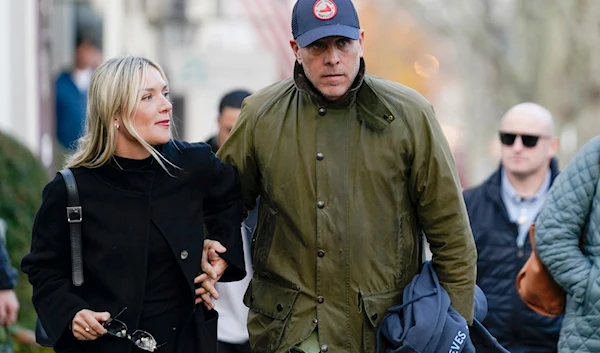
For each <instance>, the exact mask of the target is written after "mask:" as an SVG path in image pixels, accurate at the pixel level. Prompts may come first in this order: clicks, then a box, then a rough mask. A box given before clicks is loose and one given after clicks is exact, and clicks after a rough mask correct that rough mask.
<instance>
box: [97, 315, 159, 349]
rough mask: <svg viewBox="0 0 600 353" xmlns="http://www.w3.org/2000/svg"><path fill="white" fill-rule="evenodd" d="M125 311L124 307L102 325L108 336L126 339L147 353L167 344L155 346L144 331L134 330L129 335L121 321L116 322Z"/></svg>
mask: <svg viewBox="0 0 600 353" xmlns="http://www.w3.org/2000/svg"><path fill="white" fill-rule="evenodd" d="M125 310H127V307H124V308H123V310H121V311H120V312H119V313H118V314H117V315H115V316H114V317H111V318H110V319H108V321H106V322H105V323H104V324H103V325H102V326H104V328H105V329H106V331H107V332H108V334H109V335H111V336H113V337H117V338H125V339H128V340H130V341H131V342H132V343H133V344H135V345H136V347H138V348H140V349H143V350H145V351H148V352H154V351H156V350H157V349H158V348H160V347H162V346H164V345H165V344H167V342H165V343H161V344H159V345H157V344H156V340H155V339H154V336H152V335H151V334H150V333H149V332H147V331H144V330H135V331H134V332H133V333H132V334H129V332H128V329H127V325H126V324H125V323H124V322H123V321H121V320H117V318H118V317H119V316H121V314H123V312H125Z"/></svg>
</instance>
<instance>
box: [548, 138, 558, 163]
mask: <svg viewBox="0 0 600 353" xmlns="http://www.w3.org/2000/svg"><path fill="white" fill-rule="evenodd" d="M559 147H560V141H559V140H558V137H556V136H553V137H551V138H550V150H549V151H548V155H549V157H551V158H552V157H554V156H556V154H557V153H558V148H559Z"/></svg>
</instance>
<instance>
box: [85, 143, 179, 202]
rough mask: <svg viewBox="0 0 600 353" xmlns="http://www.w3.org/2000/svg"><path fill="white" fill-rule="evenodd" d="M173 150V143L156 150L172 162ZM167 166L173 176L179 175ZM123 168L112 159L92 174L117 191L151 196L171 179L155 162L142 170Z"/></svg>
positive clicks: (158, 147) (95, 169) (157, 147)
mask: <svg viewBox="0 0 600 353" xmlns="http://www.w3.org/2000/svg"><path fill="white" fill-rule="evenodd" d="M173 148H174V143H173V141H170V142H168V143H166V144H164V145H160V146H156V150H157V151H158V152H159V153H162V155H163V156H165V157H166V158H167V159H169V160H170V161H172V162H173V153H172V152H173V151H172V149H173ZM166 166H167V168H168V169H169V171H170V172H171V173H172V174H173V175H178V172H179V171H178V170H176V169H175V168H172V167H171V166H169V165H168V164H166ZM122 168H123V166H121V165H120V164H119V163H118V162H117V161H116V160H115V158H111V159H110V160H109V161H107V162H106V163H104V164H103V165H101V166H100V167H98V168H94V169H92V172H93V173H94V174H96V175H97V176H98V177H99V178H100V179H102V180H103V181H104V182H105V183H107V184H109V185H111V186H113V187H115V188H117V189H121V190H123V191H126V192H130V193H135V194H137V193H143V194H149V193H150V192H151V190H152V188H153V187H155V186H157V185H158V184H159V183H161V182H162V181H163V180H165V179H166V178H167V177H169V175H168V174H167V173H166V172H165V171H164V170H163V169H162V167H161V166H160V164H158V163H157V162H156V161H153V162H152V163H150V164H147V165H146V166H144V167H142V168H131V164H130V165H129V168H127V167H125V168H124V169H122Z"/></svg>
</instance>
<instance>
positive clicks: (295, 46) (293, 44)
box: [290, 39, 302, 65]
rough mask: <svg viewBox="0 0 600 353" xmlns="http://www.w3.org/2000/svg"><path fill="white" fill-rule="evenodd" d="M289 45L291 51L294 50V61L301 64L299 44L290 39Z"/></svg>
mask: <svg viewBox="0 0 600 353" xmlns="http://www.w3.org/2000/svg"><path fill="white" fill-rule="evenodd" d="M290 47H291V48H292V51H293V52H294V57H295V58H296V61H297V62H298V64H300V65H302V58H300V53H299V50H300V46H299V45H298V42H296V41H295V40H293V39H292V40H290Z"/></svg>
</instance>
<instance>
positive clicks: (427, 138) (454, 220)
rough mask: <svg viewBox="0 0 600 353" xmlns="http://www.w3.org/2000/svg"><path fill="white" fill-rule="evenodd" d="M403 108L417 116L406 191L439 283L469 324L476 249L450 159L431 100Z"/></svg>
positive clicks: (452, 160)
mask: <svg viewBox="0 0 600 353" xmlns="http://www.w3.org/2000/svg"><path fill="white" fill-rule="evenodd" d="M415 110H416V109H415ZM408 114H413V116H416V117H418V119H416V122H415V124H414V125H415V126H414V127H413V139H412V140H413V142H412V143H413V153H412V154H413V161H412V168H411V170H412V171H411V174H410V177H409V193H410V195H411V199H412V202H413V204H414V205H415V206H416V209H417V215H418V219H419V224H420V227H421V229H422V230H423V231H424V233H425V235H426V237H427V241H428V242H429V245H430V248H431V252H432V254H433V258H432V260H433V265H434V268H435V270H436V273H437V274H438V277H439V279H440V283H441V284H442V286H443V287H444V289H446V291H447V292H448V294H449V296H450V299H451V301H452V306H453V307H454V308H455V309H456V311H458V312H459V313H460V314H461V315H462V316H464V317H465V318H466V319H467V322H469V324H471V323H472V321H473V300H474V290H475V277H476V266H477V250H476V248H475V242H474V240H473V235H472V233H471V227H470V225H469V219H468V216H467V211H466V208H465V203H464V200H463V196H462V192H461V187H460V182H459V178H458V174H457V172H456V166H455V163H454V159H453V157H452V154H451V152H450V147H449V146H448V143H447V142H446V138H445V137H444V134H443V132H442V129H441V127H440V126H439V123H438V122H437V119H436V117H435V113H434V111H433V108H432V107H431V106H427V107H426V108H424V109H422V110H421V111H414V112H410V111H409V112H408Z"/></svg>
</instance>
